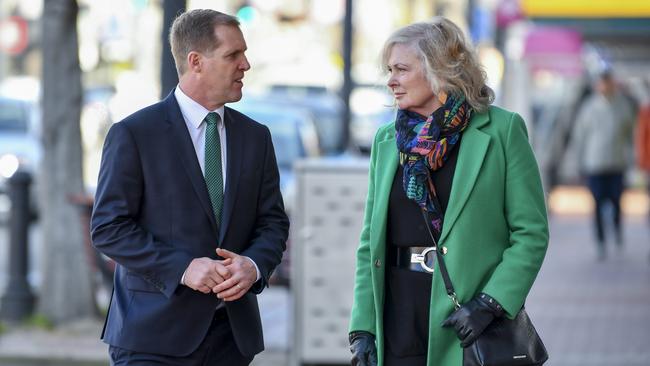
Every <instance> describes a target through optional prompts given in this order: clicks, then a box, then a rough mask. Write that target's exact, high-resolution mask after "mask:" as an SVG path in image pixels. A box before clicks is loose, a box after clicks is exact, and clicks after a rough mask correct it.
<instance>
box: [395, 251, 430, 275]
mask: <svg viewBox="0 0 650 366" xmlns="http://www.w3.org/2000/svg"><path fill="white" fill-rule="evenodd" d="M393 248H394V250H393V253H395V256H394V258H395V265H396V266H397V267H398V268H402V269H408V270H411V271H415V272H425V273H433V269H434V265H435V262H436V252H435V250H436V247H401V246H396V245H393Z"/></svg>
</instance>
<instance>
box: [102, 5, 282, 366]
mask: <svg viewBox="0 0 650 366" xmlns="http://www.w3.org/2000/svg"><path fill="white" fill-rule="evenodd" d="M170 42H171V45H172V53H173V55H174V59H175V62H176V67H177V70H178V74H179V84H178V86H177V87H176V89H175V90H174V91H173V92H172V93H170V95H169V96H168V97H167V98H165V99H164V100H163V101H161V102H159V103H156V104H154V105H152V106H149V107H147V108H144V109H142V110H140V111H138V112H136V113H134V114H132V115H131V116H129V117H127V118H125V119H124V120H123V121H121V122H119V123H116V124H115V125H113V126H112V128H111V129H110V131H109V133H108V135H107V137H106V141H105V144H104V152H103V157H102V163H101V170H100V173H99V182H98V186H97V193H96V196H95V207H94V210H93V216H92V223H91V226H92V227H91V230H92V240H93V245H94V246H95V248H97V249H98V250H99V251H101V252H102V253H104V254H105V255H107V256H108V257H110V258H112V259H114V260H115V262H117V264H118V265H117V268H116V272H115V289H114V291H113V295H112V299H111V303H110V308H109V311H108V316H107V319H106V324H105V327H104V331H103V334H102V338H103V340H104V341H105V342H106V343H108V344H109V345H110V347H109V353H110V356H111V363H112V364H113V365H152V364H156V365H228V366H237V365H248V364H249V363H250V362H251V361H252V359H253V357H254V356H255V354H257V353H259V352H261V351H262V350H263V348H264V341H263V337H262V326H261V321H260V316H259V309H258V305H257V298H256V294H259V293H260V292H261V291H262V289H263V288H264V287H266V286H268V285H267V284H268V280H269V276H271V273H272V272H273V270H274V268H275V267H276V266H277V265H278V264H279V263H280V260H281V258H282V252H283V251H284V249H285V242H286V239H287V233H288V228H289V221H288V219H287V216H286V214H285V212H284V205H283V202H282V197H281V195H280V189H279V175H278V168H277V163H276V159H275V154H274V152H273V145H272V143H271V136H270V133H269V130H268V129H267V128H266V127H265V126H263V125H261V124H259V123H257V122H255V121H253V120H251V119H250V118H248V117H246V116H245V115H243V114H241V113H239V112H237V111H235V110H232V109H230V108H228V107H224V104H226V103H229V102H235V101H238V100H239V99H241V96H242V86H243V84H242V79H243V77H244V72H246V71H247V70H248V69H250V64H249V63H248V60H247V58H246V56H245V51H246V42H245V41H244V37H243V35H242V33H241V31H240V29H239V22H238V21H237V19H236V18H234V17H232V16H229V15H226V14H222V13H219V12H216V11H213V10H194V11H190V12H187V13H184V14H182V15H180V16H179V17H178V18H177V19H176V20H175V21H174V24H173V25H172V29H171V35H170Z"/></svg>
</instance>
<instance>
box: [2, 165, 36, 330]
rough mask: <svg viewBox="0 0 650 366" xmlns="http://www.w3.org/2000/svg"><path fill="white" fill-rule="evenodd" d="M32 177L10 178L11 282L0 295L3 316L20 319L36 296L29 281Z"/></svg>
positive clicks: (20, 172)
mask: <svg viewBox="0 0 650 366" xmlns="http://www.w3.org/2000/svg"><path fill="white" fill-rule="evenodd" d="M31 182H32V177H31V175H30V174H29V173H27V172H22V171H17V172H16V173H14V175H13V176H11V178H9V199H10V200H11V212H10V215H9V258H8V261H9V263H8V268H9V282H8V284H7V288H6V290H5V293H4V294H3V295H2V298H0V318H1V319H2V320H6V321H8V322H19V321H21V320H23V319H24V318H26V317H28V316H29V315H31V314H32V311H33V308H34V295H33V294H32V292H31V289H30V287H29V283H28V282H27V269H28V267H27V257H28V245H27V244H28V241H27V230H28V228H29V223H30V217H31V213H30V205H29V186H30V184H31Z"/></svg>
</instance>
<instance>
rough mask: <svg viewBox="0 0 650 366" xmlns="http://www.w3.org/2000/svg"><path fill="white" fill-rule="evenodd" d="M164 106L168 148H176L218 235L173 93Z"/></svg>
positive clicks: (199, 169)
mask: <svg viewBox="0 0 650 366" xmlns="http://www.w3.org/2000/svg"><path fill="white" fill-rule="evenodd" d="M165 104H166V106H167V118H166V119H167V123H169V126H170V128H171V139H172V143H171V145H170V146H176V147H177V148H178V156H179V158H180V159H181V163H182V165H183V168H184V170H185V173H186V174H187V176H188V178H189V179H190V182H192V187H193V188H194V192H196V195H197V196H198V198H199V202H200V204H201V207H203V211H205V214H206V215H208V218H209V220H210V225H211V226H212V230H213V232H214V233H218V232H219V230H218V227H217V223H216V220H215V218H214V213H213V212H212V204H211V202H210V195H209V194H208V188H207V186H206V184H205V178H204V177H203V173H202V172H201V166H200V165H199V161H198V159H197V158H196V151H195V150H194V144H193V143H192V139H191V138H190V134H189V132H188V131H187V126H186V125H185V120H184V119H183V115H182V114H181V110H180V108H179V106H178V102H177V101H176V98H175V97H174V94H173V92H172V93H170V94H169V96H167V98H165Z"/></svg>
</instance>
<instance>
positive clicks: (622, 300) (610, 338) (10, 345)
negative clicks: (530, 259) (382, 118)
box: [0, 214, 650, 366]
mask: <svg viewBox="0 0 650 366" xmlns="http://www.w3.org/2000/svg"><path fill="white" fill-rule="evenodd" d="M624 226H625V237H626V243H625V245H624V247H623V248H622V250H618V248H616V247H615V245H614V244H613V243H608V244H610V245H609V246H608V249H609V250H608V258H607V259H606V260H605V261H602V262H599V261H597V259H596V248H595V245H594V244H593V241H592V228H591V217H590V216H587V215H583V214H581V215H566V214H565V215H551V217H550V228H551V242H550V246H549V250H548V254H547V257H546V261H545V263H544V265H543V266H542V270H541V272H540V274H539V277H538V280H537V281H536V283H535V285H534V286H533V288H532V290H531V293H530V296H529V298H528V301H527V310H528V312H529V314H530V316H531V319H532V320H533V323H534V324H535V326H536V327H537V329H538V331H539V333H540V335H541V337H542V339H543V340H544V342H545V344H546V346H547V348H548V351H549V354H550V360H549V361H548V362H547V364H546V366H587V365H588V366H648V365H650V347H648V345H649V344H650V257H649V255H650V227H649V225H648V221H647V218H646V217H643V216H639V215H633V216H626V217H624ZM259 300H260V307H261V311H262V321H263V325H264V332H265V340H266V351H264V352H263V353H262V354H260V355H258V356H257V357H256V359H255V361H254V363H253V365H254V366H286V365H288V364H289V363H288V359H289V355H288V353H289V342H290V341H289V340H290V339H291V336H290V331H291V324H290V323H291V321H292V319H291V314H293V311H292V309H291V301H290V293H289V291H288V290H287V289H286V288H282V287H275V288H273V287H272V288H269V289H267V290H265V291H264V293H263V294H262V295H261V296H260V298H259ZM101 326H102V323H101V322H100V321H83V322H79V323H76V324H72V325H68V326H65V327H61V328H59V329H57V330H55V331H51V332H48V331H44V330H38V329H9V330H8V331H7V332H6V333H4V334H1V335H0V366H17V365H52V366H54V365H56V366H62V365H66V366H73V365H84V366H91V365H93V366H94V365H108V361H107V347H106V345H104V344H103V343H102V342H101V341H100V340H99V339H98V338H99V334H100V331H101Z"/></svg>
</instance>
